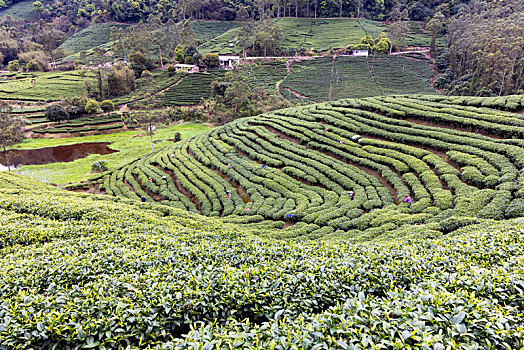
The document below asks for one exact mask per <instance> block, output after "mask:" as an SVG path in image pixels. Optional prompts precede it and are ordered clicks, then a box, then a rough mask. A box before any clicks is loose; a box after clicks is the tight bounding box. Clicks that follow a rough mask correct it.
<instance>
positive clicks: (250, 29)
mask: <svg viewBox="0 0 524 350" xmlns="http://www.w3.org/2000/svg"><path fill="white" fill-rule="evenodd" d="M242 9H243V10H244V11H240V12H239V15H240V16H241V20H242V26H241V28H240V31H239V33H238V37H237V39H238V44H239V46H240V47H241V48H242V57H243V58H244V59H246V57H247V48H248V47H250V46H253V43H254V42H255V27H256V26H255V23H254V21H253V20H252V19H251V18H249V15H248V14H247V11H246V10H245V9H244V8H242Z"/></svg>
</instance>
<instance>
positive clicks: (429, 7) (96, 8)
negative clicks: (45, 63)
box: [0, 0, 468, 22]
mask: <svg viewBox="0 0 524 350" xmlns="http://www.w3.org/2000/svg"><path fill="white" fill-rule="evenodd" d="M21 2H24V3H32V4H33V6H34V7H35V11H36V12H38V13H39V15H40V18H44V19H52V18H55V17H61V16H67V17H68V18H69V19H70V20H71V21H73V22H76V21H83V20H97V21H121V22H138V21H140V20H144V19H146V18H147V17H148V16H149V15H150V14H155V15H159V16H160V17H161V18H162V19H163V20H164V21H166V20H168V19H170V18H175V19H183V18H193V19H214V20H234V19H236V17H237V11H238V9H239V8H242V7H244V8H245V9H246V10H247V12H248V14H249V15H250V16H251V17H254V18H260V17H262V16H263V15H265V14H270V15H272V16H275V17H281V16H283V17H286V16H288V17H291V16H292V17H366V18H370V19H375V20H384V19H386V18H387V17H388V16H389V15H390V14H391V12H392V10H393V9H394V8H395V7H398V6H402V7H405V8H406V10H407V11H408V15H409V17H410V19H412V20H424V19H426V18H427V17H431V16H432V15H433V13H434V12H435V10H440V11H450V12H452V13H454V12H456V10H457V9H459V8H460V4H461V3H464V2H468V0H455V1H453V0H407V1H405V0H404V1H401V0H308V1H299V0H254V1H253V0H250V1H248V0H171V1H167V0H134V1H128V0H114V1H98V0H62V1H51V2H46V1H43V0H42V1H35V2H32V0H29V1H27V0H22V1H20V0H0V9H2V10H3V9H6V8H9V6H11V5H14V4H16V3H21Z"/></svg>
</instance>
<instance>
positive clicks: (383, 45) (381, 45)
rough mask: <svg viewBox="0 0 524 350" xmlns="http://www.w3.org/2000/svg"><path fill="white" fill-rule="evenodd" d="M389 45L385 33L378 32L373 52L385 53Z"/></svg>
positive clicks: (389, 42)
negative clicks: (378, 35)
mask: <svg viewBox="0 0 524 350" xmlns="http://www.w3.org/2000/svg"><path fill="white" fill-rule="evenodd" d="M390 47H391V41H390V40H389V39H388V38H387V37H386V35H385V33H382V34H380V37H378V38H377V39H376V40H375V43H374V45H373V52H376V53H387V52H388V51H389V49H390Z"/></svg>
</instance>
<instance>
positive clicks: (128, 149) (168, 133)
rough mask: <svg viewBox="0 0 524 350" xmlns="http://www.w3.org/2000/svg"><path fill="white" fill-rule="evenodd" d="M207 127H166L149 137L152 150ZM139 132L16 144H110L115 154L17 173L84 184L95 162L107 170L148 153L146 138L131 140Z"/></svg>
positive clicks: (27, 167) (30, 167) (26, 168)
mask: <svg viewBox="0 0 524 350" xmlns="http://www.w3.org/2000/svg"><path fill="white" fill-rule="evenodd" d="M209 129H210V127H209V126H207V125H205V124H197V123H188V124H184V125H177V126H170V127H167V128H163V129H159V130H158V131H157V133H156V135H155V136H154V137H153V140H154V142H155V149H159V148H162V147H164V146H167V145H169V144H171V141H167V140H168V139H172V138H173V136H174V133H175V132H177V131H178V132H180V133H181V134H182V138H184V139H185V138H188V137H194V136H195V135H198V134H200V133H202V132H204V131H207V130H209ZM142 133H143V132H142V131H139V130H137V131H126V132H122V133H117V134H107V135H94V136H86V137H73V138H62V139H31V140H25V141H24V142H22V143H21V144H19V145H18V146H17V147H16V149H26V150H28V149H37V148H43V147H55V146H63V145H72V144H76V143H82V142H111V145H110V146H109V147H110V148H111V149H114V150H118V151H119V152H117V153H113V154H107V155H99V154H92V155H90V156H88V157H86V158H82V159H77V160H75V161H74V162H68V163H52V164H45V165H25V166H22V167H20V169H19V170H18V172H19V173H20V174H23V175H27V176H29V177H32V178H34V179H37V180H40V181H44V182H52V183H56V184H60V185H63V184H66V183H71V182H79V181H83V180H86V179H87V178H88V177H90V176H91V175H93V173H91V164H93V162H95V161H97V160H105V161H107V164H108V166H109V167H117V166H120V165H123V164H125V163H128V162H130V161H132V160H134V159H136V158H139V157H141V156H144V155H146V154H148V153H149V152H151V143H150V142H149V137H148V136H141V137H134V136H135V135H137V134H142Z"/></svg>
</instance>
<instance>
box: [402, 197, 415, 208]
mask: <svg viewBox="0 0 524 350" xmlns="http://www.w3.org/2000/svg"><path fill="white" fill-rule="evenodd" d="M404 203H408V204H409V206H411V204H413V201H412V200H411V198H410V197H409V196H408V195H405V196H404Z"/></svg>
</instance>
